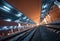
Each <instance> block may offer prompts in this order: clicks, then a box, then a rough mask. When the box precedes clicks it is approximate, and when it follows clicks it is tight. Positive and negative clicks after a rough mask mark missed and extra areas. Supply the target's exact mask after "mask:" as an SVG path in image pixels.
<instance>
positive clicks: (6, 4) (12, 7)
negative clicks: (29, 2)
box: [4, 2, 13, 8]
mask: <svg viewBox="0 0 60 41" xmlns="http://www.w3.org/2000/svg"><path fill="white" fill-rule="evenodd" d="M4 4H5V5H6V6H7V7H9V8H13V7H12V6H11V5H9V4H8V3H6V2H5V3H4Z"/></svg>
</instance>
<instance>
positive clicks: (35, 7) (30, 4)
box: [6, 0, 41, 23]
mask: <svg viewBox="0 0 60 41" xmlns="http://www.w3.org/2000/svg"><path fill="white" fill-rule="evenodd" d="M6 1H7V2H8V3H10V4H11V5H12V6H14V7H15V8H16V9H18V10H19V11H21V12H23V13H24V14H25V15H26V16H28V17H29V18H31V19H32V20H33V21H35V22H36V23H39V21H40V17H39V16H40V8H41V6H40V5H41V4H40V3H41V1H40V0H6Z"/></svg>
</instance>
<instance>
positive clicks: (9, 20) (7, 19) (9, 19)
mask: <svg viewBox="0 0 60 41" xmlns="http://www.w3.org/2000/svg"><path fill="white" fill-rule="evenodd" d="M4 20H5V21H9V22H10V21H12V20H11V19H4Z"/></svg>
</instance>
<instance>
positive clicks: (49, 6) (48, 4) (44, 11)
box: [41, 0, 55, 21]
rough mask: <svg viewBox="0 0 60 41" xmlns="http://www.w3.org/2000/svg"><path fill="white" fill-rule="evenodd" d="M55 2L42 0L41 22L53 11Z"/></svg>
mask: <svg viewBox="0 0 60 41" xmlns="http://www.w3.org/2000/svg"><path fill="white" fill-rule="evenodd" d="M54 2H55V0H42V8H41V21H42V20H43V19H44V18H45V17H46V15H47V14H48V13H49V11H50V10H51V9H52V7H53V5H54Z"/></svg>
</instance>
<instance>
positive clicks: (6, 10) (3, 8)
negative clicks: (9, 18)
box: [0, 7, 9, 12]
mask: <svg viewBox="0 0 60 41" xmlns="http://www.w3.org/2000/svg"><path fill="white" fill-rule="evenodd" d="M0 9H2V10H4V11H6V12H9V11H8V10H6V9H5V8H2V7H0Z"/></svg>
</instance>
